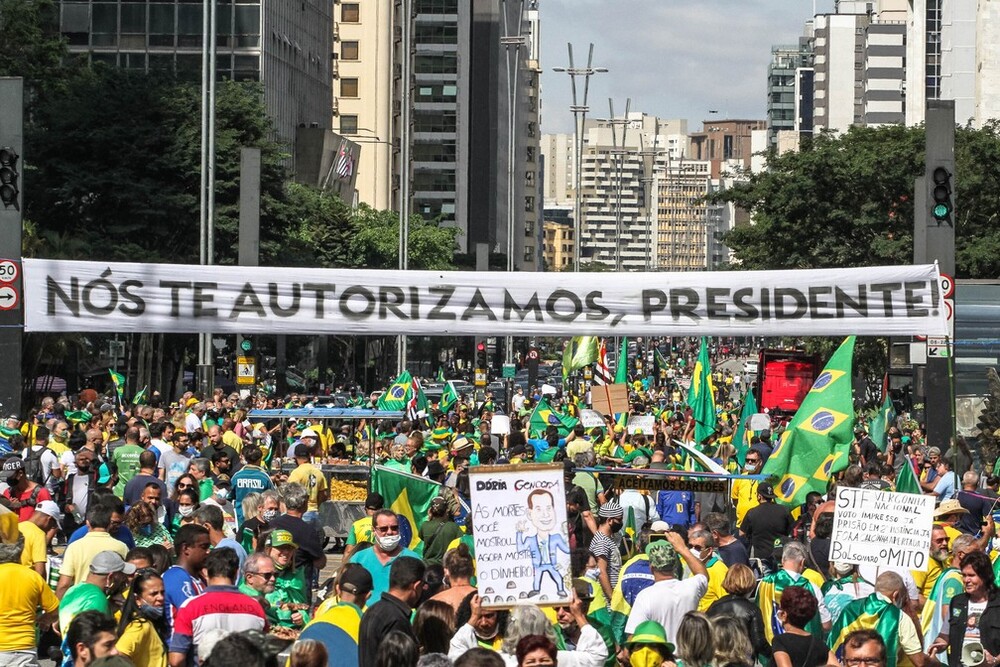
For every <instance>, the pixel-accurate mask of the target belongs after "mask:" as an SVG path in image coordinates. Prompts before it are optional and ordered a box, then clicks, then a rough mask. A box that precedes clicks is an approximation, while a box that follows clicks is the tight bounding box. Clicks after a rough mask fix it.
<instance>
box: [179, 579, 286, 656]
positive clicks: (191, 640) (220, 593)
mask: <svg viewBox="0 0 1000 667" xmlns="http://www.w3.org/2000/svg"><path fill="white" fill-rule="evenodd" d="M216 629H219V630H225V631H227V632H243V631H246V630H260V631H261V632H266V631H267V617H266V616H265V615H264V609H263V608H262V607H261V606H260V602H258V601H257V600H256V599H255V598H252V597H250V596H249V595H245V594H243V593H241V592H240V590H239V589H238V588H236V586H209V587H208V588H206V589H205V592H204V593H203V594H201V595H197V596H195V597H193V598H189V599H188V600H186V601H185V602H184V604H182V605H181V606H180V609H178V610H177V614H176V616H175V617H174V632H173V634H172V635H171V636H170V644H169V646H170V652H171V653H183V654H185V655H189V656H190V653H191V651H192V648H193V647H195V646H197V645H198V644H200V643H201V642H202V641H203V639H204V637H205V633H207V632H208V631H210V630H216ZM188 664H192V661H191V659H190V657H189V659H188Z"/></svg>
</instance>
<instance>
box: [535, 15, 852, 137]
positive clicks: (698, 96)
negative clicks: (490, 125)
mask: <svg viewBox="0 0 1000 667" xmlns="http://www.w3.org/2000/svg"><path fill="white" fill-rule="evenodd" d="M813 4H814V1H813V0H539V2H538V8H539V18H540V23H541V45H542V46H541V66H542V70H543V76H542V79H541V83H542V92H541V96H542V132H545V133H556V132H572V131H573V116H572V113H571V112H570V110H569V107H570V104H572V93H571V90H570V81H569V76H568V75H566V74H561V73H557V72H553V71H552V68H553V67H565V66H567V65H568V63H569V57H568V54H567V50H566V43H567V42H572V43H573V60H574V65H576V66H577V67H584V66H586V64H587V51H588V48H589V44H590V43H591V42H593V43H594V63H593V64H594V66H595V67H607V68H608V70H609V71H608V73H606V74H595V75H593V76H592V77H591V80H590V93H589V98H588V104H589V106H590V109H591V111H590V113H589V114H588V117H591V118H607V117H609V115H610V112H609V108H608V98H609V97H610V98H612V99H613V100H614V104H615V114H616V115H621V114H622V113H623V112H624V108H625V100H626V98H631V100H632V104H631V109H632V111H643V112H645V113H648V114H652V115H656V116H659V117H660V118H668V119H672V118H686V119H687V120H688V131H697V130H699V129H700V128H701V123H702V121H704V120H706V119H715V120H723V119H724V118H743V119H761V120H763V119H764V117H765V112H766V88H767V65H768V63H769V61H770V57H771V45H772V44H795V43H797V42H798V37H799V35H801V34H802V30H803V25H804V23H805V21H806V20H808V19H809V18H810V17H812V15H813ZM815 4H816V9H817V11H819V12H826V11H832V6H833V0H816V3H815ZM578 81H579V78H578ZM578 95H581V96H582V88H581V89H579V90H578ZM709 110H715V111H717V112H718V115H716V114H712V115H709Z"/></svg>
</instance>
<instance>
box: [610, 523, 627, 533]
mask: <svg viewBox="0 0 1000 667" xmlns="http://www.w3.org/2000/svg"><path fill="white" fill-rule="evenodd" d="M624 525H625V524H623V523H619V522H617V521H614V522H612V524H611V532H612V533H620V532H621V530H622V527H623V526H624Z"/></svg>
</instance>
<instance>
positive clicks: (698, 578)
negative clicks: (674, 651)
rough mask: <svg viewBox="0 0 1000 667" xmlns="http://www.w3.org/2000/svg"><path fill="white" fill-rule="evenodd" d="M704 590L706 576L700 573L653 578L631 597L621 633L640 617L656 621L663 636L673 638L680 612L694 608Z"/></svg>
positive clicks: (632, 629)
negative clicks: (689, 576)
mask: <svg viewBox="0 0 1000 667" xmlns="http://www.w3.org/2000/svg"><path fill="white" fill-rule="evenodd" d="M706 591H708V577H706V576H705V575H703V574H696V575H694V576H693V577H691V578H690V579H663V580H661V581H657V582H656V583H654V584H653V585H652V586H649V587H647V588H644V589H643V590H641V591H640V592H639V594H638V595H637V596H636V597H635V602H634V603H632V611H631V612H630V613H629V615H628V621H627V622H626V623H625V634H627V635H631V634H633V633H634V632H635V629H636V628H637V627H638V626H639V624H640V623H642V622H643V621H656V622H657V623H659V624H660V625H662V626H663V629H664V630H665V631H666V635H667V639H669V640H673V639H674V638H676V637H677V629H678V628H679V627H680V625H681V620H682V619H683V618H684V614H686V613H688V612H689V611H695V610H696V609H697V608H698V603H699V602H700V601H701V598H702V596H703V595H705V592H706Z"/></svg>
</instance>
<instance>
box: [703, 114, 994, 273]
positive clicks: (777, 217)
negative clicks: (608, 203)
mask: <svg viewBox="0 0 1000 667" xmlns="http://www.w3.org/2000/svg"><path fill="white" fill-rule="evenodd" d="M955 145H956V148H955V158H956V174H957V175H956V179H955V191H956V208H957V213H958V215H957V220H956V228H955V233H956V261H957V268H958V271H957V273H958V276H959V277H963V278H978V277H993V276H996V275H997V274H998V273H1000V252H998V251H1000V230H998V229H997V224H996V222H997V207H996V192H997V190H998V186H1000V132H998V125H997V123H996V122H990V123H989V124H987V126H986V127H984V128H982V129H972V128H959V129H958V130H957V131H956V137H955ZM924 146H925V137H924V130H923V128H922V127H903V126H900V125H891V126H882V127H878V128H863V127H852V128H851V129H850V130H848V131H847V132H845V133H843V134H841V135H833V134H831V133H823V134H819V135H817V136H816V137H815V138H814V139H812V140H810V141H806V142H805V143H804V144H803V146H802V149H801V150H800V151H797V152H788V153H784V154H782V155H777V154H774V153H772V154H770V155H769V156H768V159H767V169H766V170H765V171H763V172H761V173H758V174H753V175H751V176H750V177H749V179H748V180H747V181H746V182H744V183H737V184H736V185H734V186H733V187H732V188H729V189H727V190H724V191H720V192H719V193H716V194H714V195H711V196H710V197H709V199H710V200H711V201H714V202H732V203H734V204H736V205H737V206H739V207H740V208H743V209H745V210H747V211H750V212H751V214H752V215H753V218H754V224H751V225H743V226H740V227H737V228H736V229H734V230H733V231H732V232H730V233H729V234H728V235H727V236H726V239H725V242H726V244H727V245H728V246H729V247H730V248H731V249H732V250H733V252H734V255H735V258H736V262H737V263H738V264H739V267H740V268H746V269H794V268H830V267H849V266H875V265H885V264H908V263H911V262H912V260H913V220H914V210H913V185H914V179H915V178H916V177H917V176H922V175H923V173H924Z"/></svg>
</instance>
